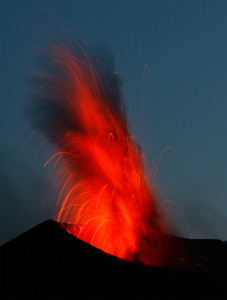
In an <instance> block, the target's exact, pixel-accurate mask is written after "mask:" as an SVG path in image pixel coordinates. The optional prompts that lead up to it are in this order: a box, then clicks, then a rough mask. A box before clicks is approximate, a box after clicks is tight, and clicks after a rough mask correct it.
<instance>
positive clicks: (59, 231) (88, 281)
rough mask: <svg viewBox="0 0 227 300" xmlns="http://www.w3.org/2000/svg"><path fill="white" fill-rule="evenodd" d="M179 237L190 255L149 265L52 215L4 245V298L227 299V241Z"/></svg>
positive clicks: (2, 289) (2, 291)
mask: <svg viewBox="0 0 227 300" xmlns="http://www.w3.org/2000/svg"><path fill="white" fill-rule="evenodd" d="M176 243H177V244H178V245H179V248H182V249H184V250H182V251H185V249H187V252H188V254H189V255H188V257H190V259H188V260H187V261H184V262H183V263H182V266H178V267H169V268H157V267H149V266H144V265H141V264H134V263H130V262H127V261H124V260H121V259H119V258H117V257H114V256H111V255H108V254H106V253H104V252H103V251H101V250H99V249H96V248H94V247H93V246H91V245H89V244H87V243H85V242H83V241H81V240H79V239H77V238H76V237H74V236H72V235H70V234H69V233H68V232H67V231H65V230H64V229H63V228H62V224H61V223H57V222H55V221H53V220H48V221H46V222H44V223H42V224H40V225H38V226H36V227H34V228H32V229H31V230H29V231H27V232H26V233H24V234H22V235H20V236H19V237H17V238H15V239H13V240H12V241H10V242H8V243H6V244H5V245H3V246H1V248H0V249H1V298H2V299H5V298H8V299H15V298H21V299H25V298H29V299H32V298H37V299H48V298H53V299H56V298H57V299H81V298H88V299H101V298H105V299H109V298H118V299H124V298H131V299H132V298H138V299H140V298H149V299H226V298H227V288H226V287H227V280H226V278H227V276H226V269H227V264H226V253H227V252H226V249H227V245H226V243H224V242H221V241H219V240H189V239H181V238H176Z"/></svg>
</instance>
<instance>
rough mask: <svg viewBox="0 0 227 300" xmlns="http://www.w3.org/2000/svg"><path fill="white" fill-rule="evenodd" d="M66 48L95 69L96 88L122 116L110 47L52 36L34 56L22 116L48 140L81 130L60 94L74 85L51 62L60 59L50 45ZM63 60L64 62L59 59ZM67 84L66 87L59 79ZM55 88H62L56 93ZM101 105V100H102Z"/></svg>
mask: <svg viewBox="0 0 227 300" xmlns="http://www.w3.org/2000/svg"><path fill="white" fill-rule="evenodd" d="M56 45H57V46H59V47H66V48H67V49H68V50H69V52H70V54H71V56H75V57H76V58H78V59H79V60H80V61H82V62H84V63H85V64H88V65H91V66H93V67H94V69H95V71H96V77H97V82H98V84H100V87H99V88H100V90H102V91H103V94H105V101H108V103H107V105H108V106H109V107H110V108H111V109H112V111H113V112H114V113H115V114H118V115H121V116H122V117H123V115H122V111H125V109H123V103H122V99H123V97H122V93H121V85H122V80H121V78H120V76H119V75H118V74H117V72H116V71H115V62H114V55H113V52H112V50H111V49H110V48H109V47H108V46H107V45H104V44H101V43H92V44H88V43H86V42H84V41H83V40H82V39H78V38H77V39H70V40H66V39H63V38H59V39H55V40H54V41H53V42H49V43H48V46H45V47H44V49H45V51H41V52H40V54H39V55H38V58H37V72H35V74H36V75H35V76H34V75H32V76H31V77H30V80H29V86H30V90H31V91H30V95H29V101H28V103H27V105H25V110H24V115H25V118H26V119H27V120H28V121H29V123H31V125H32V126H33V127H34V128H35V129H38V130H40V131H42V132H43V133H44V134H45V135H46V136H47V137H48V138H49V139H50V140H51V141H52V142H55V141H56V138H57V136H59V133H60V132H61V133H63V132H64V131H67V130H73V131H75V132H76V131H78V130H81V128H80V124H79V122H77V119H76V116H75V118H74V119H73V118H72V117H71V116H70V117H69V115H70V112H69V111H67V105H66V104H65V99H64V93H65V94H66V95H67V94H68V93H69V92H70V89H71V88H72V90H74V91H75V92H76V88H77V87H76V84H75V82H73V80H72V78H70V74H67V71H65V70H63V71H62V69H61V68H60V67H59V64H55V63H53V61H54V60H58V59H61V57H58V56H56V55H55V53H54V47H55V46H56ZM63 63H64V62H63ZM66 80H67V83H68V84H69V85H71V87H70V86H69V87H68V89H67V88H66V87H65V86H64V84H62V83H61V82H65V81H66ZM59 88H62V89H63V90H64V91H63V92H62V91H61V92H59ZM104 105H105V103H104Z"/></svg>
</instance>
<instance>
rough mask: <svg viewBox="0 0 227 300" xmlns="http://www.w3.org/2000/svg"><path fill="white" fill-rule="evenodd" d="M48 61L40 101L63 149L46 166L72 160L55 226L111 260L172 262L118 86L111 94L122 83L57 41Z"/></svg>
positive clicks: (102, 62)
mask: <svg viewBox="0 0 227 300" xmlns="http://www.w3.org/2000/svg"><path fill="white" fill-rule="evenodd" d="M50 55H51V57H49V59H50V65H51V70H49V71H48V74H44V73H43V74H41V75H40V78H39V79H40V80H42V84H41V86H40V88H39V89H38V91H37V97H38V98H39V102H38V104H39V105H40V107H42V106H43V107H44V110H43V112H44V114H43V115H41V118H42V120H43V122H44V123H42V122H41V123H40V124H41V127H42V129H43V124H44V125H46V127H45V126H44V127H45V131H46V134H47V135H48V136H49V137H50V138H51V140H52V142H54V143H55V144H56V146H57V147H58V149H60V151H59V152H58V151H56V153H55V154H54V155H53V156H52V157H51V158H50V159H49V160H48V162H49V161H50V160H52V159H54V158H57V162H58V161H59V160H60V159H65V160H66V161H67V168H66V167H63V168H62V169H60V170H58V175H57V176H58V178H60V181H61V182H62V181H63V182H64V184H63V187H62V191H61V193H60V195H59V199H58V203H57V206H56V208H57V210H58V211H57V215H56V220H57V221H60V222H64V223H71V224H76V225H80V227H78V226H68V227H67V230H68V231H69V232H70V233H72V234H74V235H75V236H77V237H78V238H80V239H81V240H83V241H85V242H88V243H90V244H91V245H94V246H95V247H97V248H100V249H102V250H103V251H105V252H107V253H109V254H112V255H115V256H118V257H120V258H123V259H125V260H129V261H134V262H142V263H144V264H148V265H157V266H164V265H166V264H169V263H170V258H171V255H172V254H171V247H170V237H169V236H168V235H165V234H163V233H162V231H164V230H166V228H165V225H164V222H163V219H162V218H161V216H160V215H159V213H158V206H157V204H156V199H155V195H154V193H153V190H152V188H150V187H149V185H148V183H147V181H146V175H145V173H144V168H143V162H142V155H141V151H140V150H139V148H138V146H137V145H136V143H135V142H133V140H132V138H131V135H130V132H129V128H128V125H127V122H126V119H125V116H124V115H123V113H122V112H123V108H122V107H121V105H120V100H119V99H120V91H119V88H120V87H119V84H118V86H117V89H118V90H117V91H116V90H115V91H114V90H113V85H114V84H113V82H117V80H119V79H118V77H117V74H116V73H115V72H114V71H113V66H112V65H111V63H110V61H109V60H108V57H107V56H103V57H101V58H99V59H97V60H94V59H92V58H91V57H89V56H88V54H86V53H85V51H84V50H83V49H82V47H80V46H79V45H78V44H77V45H76V48H75V47H72V46H71V45H66V44H63V43H61V44H57V43H53V45H52V46H51V49H50ZM107 62H108V63H109V64H108V65H107ZM40 98H41V100H42V101H40ZM45 122H46V123H45ZM39 126H40V125H39ZM48 162H47V163H48ZM63 195H64V196H63Z"/></svg>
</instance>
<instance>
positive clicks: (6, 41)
mask: <svg viewBox="0 0 227 300" xmlns="http://www.w3.org/2000/svg"><path fill="white" fill-rule="evenodd" d="M0 7H1V16H0V19H1V61H0V74H1V106H0V120H1V131H0V135H1V136H0V138H1V156H0V160H1V161H0V175H1V182H0V189H1V215H0V230H1V239H0V242H1V243H4V242H6V241H8V240H9V239H11V238H13V237H15V236H17V235H18V234H20V233H22V232H23V231H25V230H27V229H29V228H31V227H32V226H34V225H36V224H37V223H39V222H42V221H43V220H45V219H47V218H50V217H51V213H52V209H53V206H54V200H48V201H47V199H55V197H53V195H54V192H51V191H52V188H51V185H49V183H48V180H47V179H46V172H47V170H45V169H43V168H42V165H43V164H44V163H45V161H46V159H47V158H48V154H49V152H48V149H49V145H47V142H46V141H45V140H44V139H43V138H42V137H40V136H39V135H34V136H33V137H32V138H31V139H29V141H28V142H27V143H26V144H25V145H24V146H23V148H22V149H21V147H22V145H23V144H24V142H25V141H26V139H27V137H28V136H29V135H30V134H31V133H32V129H31V128H29V127H28V126H27V125H26V121H25V120H24V119H23V116H22V110H23V104H24V103H25V102H26V101H27V100H28V99H27V97H28V88H29V75H30V74H31V73H32V72H35V71H36V56H37V53H38V52H39V51H40V50H41V49H42V45H43V41H44V40H45V39H46V38H47V36H48V35H50V34H51V33H53V34H59V33H60V34H63V35H66V34H67V33H68V32H70V33H73V34H76V35H80V36H82V37H83V38H84V39H85V40H87V41H88V42H91V41H93V42H100V43H105V44H107V45H108V46H109V47H111V48H112V49H113V53H114V56H115V66H116V69H117V71H118V72H119V74H120V76H121V78H122V80H123V95H124V101H125V106H126V111H127V116H128V119H129V123H130V126H131V130H132V133H133V135H134V136H135V138H136V139H137V140H138V141H139V142H140V144H141V146H142V148H143V150H144V153H145V157H146V162H147V169H148V171H150V172H151V176H150V181H151V183H152V182H153V181H154V180H155V184H156V185H157V186H158V187H159V192H160V193H161V194H162V198H163V199H164V200H171V201H174V202H175V203H176V205H177V206H178V207H179V208H180V210H181V212H182V214H183V215H184V218H185V219H186V221H187V225H185V223H184V220H183V218H182V217H181V214H180V213H179V212H178V211H177V209H174V207H175V205H172V209H173V212H174V213H175V214H176V216H175V220H176V222H177V223H178V224H179V226H180V228H181V231H182V234H183V235H184V236H190V237H199V238H220V239H223V240H226V239H227V222H226V220H227V201H226V195H227V184H226V183H227V158H226V154H227V139H226V134H227V102H226V97H227V20H226V15H227V2H226V1H225V0H223V1H218V0H215V1H209V0H206V1H198V0H197V1H183V0H182V1H161V0H160V1H141V0H138V1H133V0H131V1H130V0H129V1H84V0H83V1H77V0H76V1H72V0H71V1H70V0H69V1H44V3H43V2H42V1H31V0H26V1H24V0H20V1H12V0H5V1H4V0H2V1H1V3H0ZM145 66H148V67H149V69H148V68H146V67H145ZM148 70H149V72H148ZM170 147H172V148H173V149H175V151H176V152H175V151H173V150H171V149H170ZM165 148H167V149H166V151H165V152H164V153H163V155H162V156H161V153H162V152H163V150H164V149H165ZM20 149H21V150H20ZM45 149H47V150H46V151H47V153H45ZM18 151H19V153H18ZM176 153H177V154H176ZM178 156H179V157H180V159H179V158H178ZM160 158H161V159H160ZM159 160H160V161H159ZM181 161H182V163H181ZM156 169H157V172H156V177H155V179H154V173H155V172H154V170H156ZM47 192H49V194H48V193H47ZM48 195H49V196H48ZM50 195H51V196H50ZM168 207H169V206H168ZM188 228H189V230H188Z"/></svg>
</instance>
